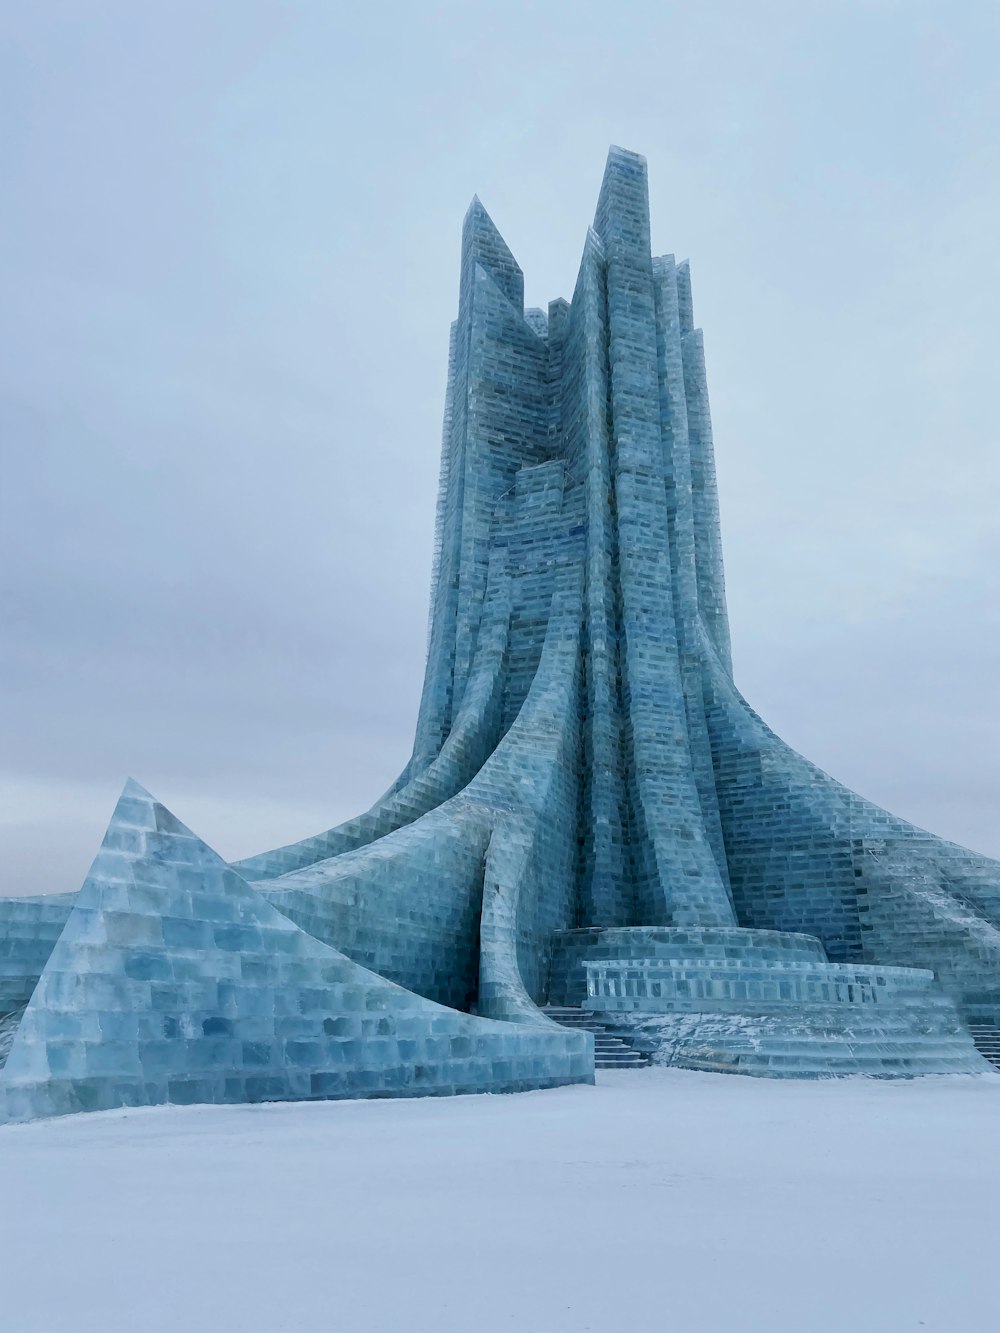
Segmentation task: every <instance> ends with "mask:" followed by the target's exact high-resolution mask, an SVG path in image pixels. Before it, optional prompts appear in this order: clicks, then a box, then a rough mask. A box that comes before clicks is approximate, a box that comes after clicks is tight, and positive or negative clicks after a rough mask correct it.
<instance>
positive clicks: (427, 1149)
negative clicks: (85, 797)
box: [0, 1070, 1000, 1333]
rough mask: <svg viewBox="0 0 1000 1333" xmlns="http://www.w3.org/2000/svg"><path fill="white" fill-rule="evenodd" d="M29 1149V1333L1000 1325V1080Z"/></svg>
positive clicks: (182, 1134) (179, 1134)
mask: <svg viewBox="0 0 1000 1333" xmlns="http://www.w3.org/2000/svg"><path fill="white" fill-rule="evenodd" d="M599 1078H600V1083H599V1086H598V1087H597V1088H562V1089H558V1090H556V1091H553V1092H537V1093H529V1094H525V1095H522V1096H507V1097H459V1098H451V1099H441V1100H425V1101H396V1102H332V1103H319V1104H309V1105H278V1106H266V1107H239V1108H234V1109H229V1108H216V1107H192V1108H184V1109H182V1108H171V1109H163V1110H148V1111H131V1112H111V1113H108V1114H105V1115H95V1116H74V1117H71V1118H68V1119H64V1120H59V1121H50V1122H47V1123H43V1124H37V1125H25V1126H16V1127H9V1128H6V1129H0V1205H2V1206H0V1328H2V1329H3V1330H4V1331H5V1333H62V1331H63V1330H67V1333H68V1331H69V1330H73V1333H90V1331H91V1330H94V1333H97V1331H98V1330H99V1331H100V1333H147V1331H148V1330H156V1333H160V1331H161V1330H170V1333H173V1331H174V1330H178V1331H183V1333H257V1330H260V1331H261V1333H264V1331H265V1330H266V1331H267V1333H281V1331H282V1330H292V1329H294V1330H298V1329H303V1330H305V1329H308V1330H310V1333H563V1331H564V1330H566V1331H567V1333H568V1331H569V1330H572V1331H573V1333H583V1331H585V1330H588V1329H593V1330H600V1331H601V1333H674V1331H675V1330H676V1331H677V1333H748V1331H750V1330H753V1333H765V1331H766V1333H901V1330H909V1329H926V1330H938V1331H939V1333H995V1330H996V1329H997V1328H998V1327H1000V1298H998V1295H997V1291H998V1288H997V1270H996V1255H997V1250H998V1243H1000V1144H998V1132H997V1131H998V1127H1000V1078H994V1077H989V1076H987V1077H985V1078H979V1079H975V1078H968V1079H959V1078H955V1079H922V1080H917V1081H915V1082H912V1083H877V1082H869V1081H866V1080H859V1079H852V1080H845V1081H842V1082H835V1083H772V1082H766V1081H764V1080H757V1079H746V1078H736V1077H725V1076H718V1075H712V1074H696V1073H686V1072H682V1071H679V1070H640V1071H635V1072H625V1071H621V1072H616V1073H612V1074H604V1075H599Z"/></svg>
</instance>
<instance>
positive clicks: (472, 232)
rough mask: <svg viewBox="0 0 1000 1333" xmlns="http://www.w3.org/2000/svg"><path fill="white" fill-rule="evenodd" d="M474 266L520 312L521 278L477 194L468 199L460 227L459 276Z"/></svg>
mask: <svg viewBox="0 0 1000 1333" xmlns="http://www.w3.org/2000/svg"><path fill="white" fill-rule="evenodd" d="M475 264H480V265H482V267H483V268H484V269H486V271H487V272H488V273H489V275H490V277H491V278H492V279H493V281H494V282H495V283H496V284H497V286H498V287H499V288H500V290H501V291H502V292H503V294H504V296H506V298H507V300H508V301H510V302H511V304H512V305H513V306H515V307H516V308H517V309H518V310H522V311H523V309H524V274H523V273H522V272H521V267H520V265H519V264H518V262H517V260H516V259H515V258H514V256H513V254H511V251H510V247H509V246H508V244H507V242H506V241H505V240H504V238H503V237H502V236H501V235H500V233H499V231H498V230H497V227H496V223H495V222H494V221H493V219H492V218H491V217H490V215H489V213H487V211H486V209H485V208H484V207H483V205H482V201H481V200H480V198H479V195H478V194H475V195H473V196H472V203H471V204H470V205H469V208H468V211H467V212H466V214H465V221H464V223H463V225H462V272H463V274H471V273H472V272H473V266H474V265H475ZM463 280H464V279H463Z"/></svg>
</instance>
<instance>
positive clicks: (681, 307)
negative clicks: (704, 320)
mask: <svg viewBox="0 0 1000 1333" xmlns="http://www.w3.org/2000/svg"><path fill="white" fill-rule="evenodd" d="M677 312H678V314H679V315H680V320H681V333H691V332H692V331H693V329H694V302H693V301H692V298H691V265H690V263H689V262H688V260H686V259H682V260H681V262H680V263H679V264H678V265H677Z"/></svg>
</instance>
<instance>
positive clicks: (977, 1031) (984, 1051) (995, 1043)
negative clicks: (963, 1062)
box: [969, 1023, 1000, 1069]
mask: <svg viewBox="0 0 1000 1333" xmlns="http://www.w3.org/2000/svg"><path fill="white" fill-rule="evenodd" d="M969 1031H970V1032H971V1033H972V1040H973V1041H974V1042H975V1043H976V1050H977V1051H978V1052H979V1054H980V1055H981V1056H982V1057H983V1059H984V1060H989V1062H990V1064H991V1065H993V1066H995V1067H996V1068H997V1069H1000V1027H993V1026H992V1025H991V1024H989V1023H970V1024H969Z"/></svg>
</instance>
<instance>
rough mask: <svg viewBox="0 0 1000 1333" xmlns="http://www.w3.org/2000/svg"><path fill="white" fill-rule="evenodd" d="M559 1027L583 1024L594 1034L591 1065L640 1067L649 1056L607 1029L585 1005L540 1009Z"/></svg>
mask: <svg viewBox="0 0 1000 1333" xmlns="http://www.w3.org/2000/svg"><path fill="white" fill-rule="evenodd" d="M544 1012H545V1013H546V1014H547V1015H548V1017H549V1018H551V1019H552V1021H553V1022H554V1023H559V1024H560V1025H561V1026H562V1027H567V1028H575V1029H577V1030H579V1029H580V1028H583V1029H584V1030H585V1031H587V1032H592V1033H593V1034H594V1068H595V1069H644V1068H645V1067H646V1065H648V1064H649V1056H648V1055H645V1054H643V1053H642V1052H641V1051H636V1050H633V1049H632V1047H631V1046H630V1045H629V1044H628V1042H627V1041H623V1040H622V1039H621V1037H616V1036H615V1035H614V1033H612V1032H609V1031H608V1029H607V1025H606V1024H605V1023H602V1022H601V1020H600V1019H599V1018H598V1017H597V1016H596V1015H595V1014H593V1013H591V1012H589V1011H588V1010H586V1009H568V1008H562V1007H558V1008H551V1009H546V1010H545V1011H544Z"/></svg>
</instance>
